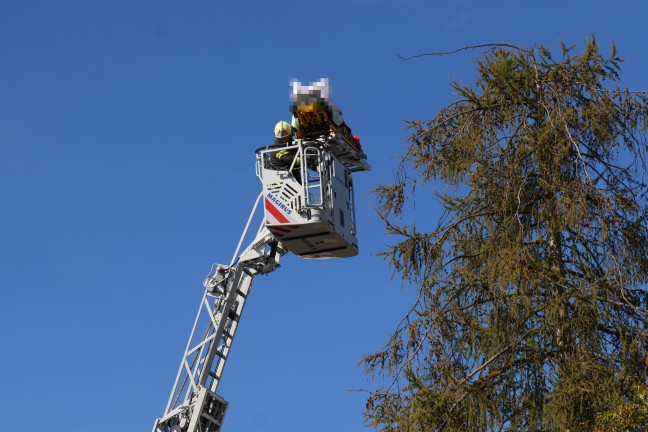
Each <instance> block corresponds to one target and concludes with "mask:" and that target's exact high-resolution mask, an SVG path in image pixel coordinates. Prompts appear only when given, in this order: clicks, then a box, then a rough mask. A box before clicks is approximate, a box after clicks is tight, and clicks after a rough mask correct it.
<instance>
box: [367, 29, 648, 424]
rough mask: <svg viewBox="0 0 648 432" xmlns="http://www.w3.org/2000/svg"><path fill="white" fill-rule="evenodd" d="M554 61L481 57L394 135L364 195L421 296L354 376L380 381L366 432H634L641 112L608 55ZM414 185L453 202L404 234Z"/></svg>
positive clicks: (647, 228) (641, 396)
mask: <svg viewBox="0 0 648 432" xmlns="http://www.w3.org/2000/svg"><path fill="white" fill-rule="evenodd" d="M561 48H562V59H561V60H556V59H554V57H552V55H551V52H550V50H549V49H548V48H546V47H542V46H540V47H536V48H533V49H522V48H520V49H517V50H516V49H511V48H510V47H502V46H497V45H496V46H492V47H491V49H490V50H489V51H487V52H486V53H485V54H484V56H483V57H482V58H481V59H480V60H478V61H477V71H478V78H477V80H476V82H475V83H474V85H472V86H465V85H462V84H460V83H454V84H453V87H454V89H455V92H456V93H457V95H458V100H456V101H455V102H453V103H451V104H449V105H447V106H445V107H444V108H442V109H441V110H440V111H439V113H438V114H437V116H436V117H435V118H434V119H432V120H429V121H412V122H410V123H409V127H410V128H411V131H412V132H411V136H410V145H409V146H408V148H407V152H406V154H405V155H404V156H403V158H402V164H401V168H400V170H399V172H398V174H397V178H396V181H395V182H394V183H393V184H389V185H382V186H380V187H378V188H377V189H376V191H375V193H376V196H377V197H378V199H379V203H380V205H379V208H378V211H379V214H380V215H381V217H382V218H383V220H384V221H385V224H386V227H387V230H388V232H389V233H391V234H393V235H394V236H395V238H396V239H397V243H396V244H395V245H394V246H393V247H390V248H389V250H388V251H386V252H385V253H384V256H385V258H386V259H387V260H388V261H389V263H390V265H391V266H392V267H393V269H394V271H395V273H396V274H397V275H399V276H401V277H402V278H403V279H404V280H406V281H408V282H409V283H410V284H411V285H412V286H413V287H414V288H415V289H416V290H417V291H418V293H419V297H418V300H417V301H416V303H415V304H414V305H413V307H412V310H411V311H410V313H408V314H407V316H406V317H405V318H404V319H403V321H402V322H401V324H400V325H399V326H398V327H397V329H396V330H395V332H394V333H393V334H392V336H391V338H390V340H389V342H388V344H387V345H386V347H385V348H384V350H382V351H380V352H377V353H374V354H371V355H368V356H367V357H366V358H365V359H364V360H363V363H364V366H365V371H366V372H367V373H368V374H370V375H371V376H374V377H375V376H383V377H384V378H387V380H386V383H387V384H386V385H385V386H383V387H380V388H378V389H376V390H375V391H373V392H372V393H371V395H370V397H369V399H368V402H367V411H366V413H365V415H366V419H367V421H368V422H369V423H370V424H372V425H373V426H374V427H375V428H376V429H378V430H383V431H394V432H396V431H398V432H406V431H407V432H410V431H412V432H413V431H436V430H443V431H484V430H529V431H546V430H555V431H565V430H573V431H575V430H624V431H625V430H627V431H634V430H642V429H641V428H642V427H644V426H646V424H647V423H646V422H647V419H648V413H647V409H648V405H647V403H646V390H645V384H646V382H647V378H648V360H647V359H648V356H647V354H648V353H647V351H648V334H647V331H648V326H647V319H648V311H647V310H646V307H647V304H648V293H647V291H646V282H647V280H648V206H647V200H646V197H647V194H648V187H647V186H646V184H645V183H644V181H645V177H646V166H645V157H646V135H645V132H646V128H647V125H648V104H647V102H648V98H647V97H646V94H645V93H643V92H631V91H629V90H627V89H623V88H621V87H620V86H619V72H620V64H621V63H622V60H621V59H620V58H619V57H618V56H617V54H616V49H615V48H614V46H613V47H612V53H611V55H610V56H608V57H605V56H603V55H602V54H601V53H600V52H599V46H598V45H597V43H596V41H595V40H589V41H587V42H586V46H585V49H584V51H583V52H582V53H581V54H580V55H574V54H572V51H573V48H574V47H567V46H565V45H562V46H561ZM428 183H431V184H433V185H444V189H443V190H446V191H447V190H451V191H452V192H451V193H450V192H447V193H440V194H439V199H440V204H441V205H442V206H443V208H444V210H445V213H444V216H443V218H442V219H441V220H440V221H439V225H438V227H437V228H436V229H433V230H432V231H430V232H419V231H418V230H417V229H416V227H415V226H411V227H410V226H407V225H404V224H403V222H402V220H403V218H406V217H407V216H408V214H409V212H410V208H411V207H410V204H412V202H413V200H415V199H416V196H417V195H419V196H420V194H421V193H423V192H421V191H425V190H426V188H422V187H420V186H422V185H425V184H428ZM418 210H419V211H420V207H418ZM638 389H639V390H638ZM620 419H623V421H627V425H625V424H626V423H623V424H621V423H619V424H621V425H622V426H620V429H611V428H612V426H613V425H614V424H615V423H616V422H617V421H621V420H620ZM624 425H625V426H624ZM615 427H616V426H615Z"/></svg>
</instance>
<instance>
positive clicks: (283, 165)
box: [268, 120, 301, 183]
mask: <svg viewBox="0 0 648 432" xmlns="http://www.w3.org/2000/svg"><path fill="white" fill-rule="evenodd" d="M274 134H275V141H274V144H273V145H272V147H289V146H291V145H292V139H293V128H292V126H290V124H289V123H288V122H286V121H283V120H282V121H280V122H278V123H277V124H276V125H275V128H274ZM296 154H297V149H296V148H293V149H282V150H279V151H278V152H276V153H274V154H272V157H271V158H270V160H269V161H268V162H269V166H270V167H271V168H272V169H275V170H282V171H287V170H289V169H290V166H291V165H292V163H293V159H294V158H295V155H296ZM292 174H293V176H294V177H295V179H296V180H297V181H298V182H299V183H301V170H300V168H299V159H297V161H296V162H295V166H294V167H293V170H292Z"/></svg>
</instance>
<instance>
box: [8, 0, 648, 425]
mask: <svg viewBox="0 0 648 432" xmlns="http://www.w3.org/2000/svg"><path fill="white" fill-rule="evenodd" d="M646 16H648V6H647V5H646V3H645V2H644V1H624V2H612V1H580V2H568V1H553V0H550V1H543V2H540V1H522V0H517V1H488V2H486V1H477V0H471V1H469V0H464V1H462V0H448V1H445V2H440V1H431V0H430V1H423V0H346V1H335V0H333V1H329V2H310V1H300V2H294V1H281V0H279V1H238V2H225V1H217V0H211V1H203V0H197V1H193V2H179V1H169V0H156V1H152V0H128V1H124V0H110V1H94V0H77V1H70V0H58V1H45V0H22V1H4V2H1V3H0V199H1V201H0V284H1V288H2V297H1V300H0V341H1V343H2V347H1V355H0V371H1V372H0V373H1V374H2V375H1V376H2V380H1V381H0V418H2V424H1V425H0V427H1V428H2V430H6V431H23V430H24V431H31V430H34V431H35V430H47V431H51V432H58V431H65V432H76V431H79V432H81V431H83V432H86V431H93V432H104V431H105V432H108V431H115V430H119V431H133V432H135V431H142V430H143V431H149V430H150V429H151V427H152V424H153V420H154V418H156V417H158V416H160V415H161V414H162V412H163V409H164V406H165V403H166V400H167V398H168V393H169V392H170V390H171V385H172V383H173V379H174V377H175V373H176V370H177V367H178V364H179V361H180V357H181V354H182V350H183V349H184V346H185V344H186V339H187V337H188V334H189V330H190V327H191V324H192V321H193V318H194V315H195V312H196V309H197V306H198V301H199V299H200V296H201V292H202V286H201V281H202V279H203V277H204V276H205V274H206V273H207V271H208V270H209V267H210V265H211V263H212V262H229V260H230V258H231V255H232V253H233V251H234V248H235V246H236V243H237V241H238V237H239V235H240V233H241V231H242V229H243V226H244V224H245V220H246V218H247V216H248V213H249V211H250V209H251V206H252V204H253V201H254V199H255V198H256V196H257V194H258V193H259V191H260V184H259V182H258V180H257V179H256V177H255V174H254V153H253V150H254V149H255V148H257V147H259V146H262V145H265V144H267V143H269V142H271V141H272V139H273V135H272V130H273V125H274V124H275V122H276V121H278V120H280V119H288V116H289V115H288V104H289V99H288V94H289V93H288V92H289V86H288V80H289V79H290V78H293V77H295V78H300V79H302V80H304V81H313V80H316V79H318V78H320V77H328V78H330V82H331V85H332V88H333V100H334V101H335V102H336V103H337V104H339V105H340V106H342V107H343V109H344V111H345V118H346V119H347V121H348V123H349V124H350V125H351V127H352V128H353V130H354V132H356V133H357V134H359V135H360V137H361V139H362V143H363V147H364V148H365V150H366V152H367V154H368V155H369V161H370V163H371V164H372V166H373V168H374V169H373V171H372V172H370V173H360V174H358V175H356V179H355V181H356V185H357V188H358V191H357V196H358V197H363V196H365V195H367V194H368V193H369V191H370V190H371V189H373V188H374V187H375V186H376V185H377V184H378V183H379V182H388V181H390V179H392V178H393V173H394V168H395V166H396V162H395V159H394V157H395V156H397V155H399V154H400V153H401V151H402V149H403V147H404V144H405V139H406V137H407V131H406V130H405V129H404V123H403V120H404V119H428V118H431V117H433V116H434V114H435V112H436V111H437V110H438V109H439V108H440V107H441V106H442V105H443V104H445V103H447V102H448V101H450V100H452V92H451V88H450V86H449V82H450V81H451V79H453V78H454V79H458V80H463V81H464V82H469V81H471V79H472V78H473V77H474V63H473V61H472V59H473V57H474V56H476V55H477V53H475V52H472V53H463V54H458V55H454V56H444V57H426V58H422V59H419V60H414V61H409V62H403V61H401V60H399V59H398V58H397V57H396V56H395V53H401V54H404V55H407V54H417V53H421V52H426V51H435V50H451V49H454V48H458V47H461V46H464V45H473V44H480V43H486V42H507V43H512V44H523V45H531V44H534V43H542V44H545V45H548V46H550V47H553V48H555V49H558V47H559V42H558V41H559V40H561V39H562V40H564V41H565V42H566V43H568V44H570V43H578V44H579V46H580V47H582V41H583V40H584V38H585V37H587V36H589V35H590V34H592V33H593V34H595V35H596V37H597V39H598V40H599V42H600V43H601V45H602V47H603V49H604V50H605V51H608V50H609V43H610V42H611V41H614V42H616V44H617V46H618V48H619V50H620V53H621V56H622V57H624V58H625V59H626V61H627V63H626V65H625V66H624V69H623V70H624V73H623V79H624V80H625V82H626V83H627V84H628V85H630V86H631V87H633V88H642V89H646V88H648V83H646V80H645V76H646V69H648V59H647V58H646V47H647V46H648V33H646V31H645V18H646ZM357 207H358V212H357V213H358V214H357V220H358V230H359V241H360V255H359V256H358V257H355V258H352V259H346V260H337V261H326V262H307V261H302V260H300V259H298V258H296V257H294V256H286V257H285V259H284V261H283V265H282V268H281V269H279V270H278V271H277V272H275V273H273V274H272V275H270V276H268V277H259V278H257V279H256V280H255V283H254V287H253V295H252V296H251V298H250V301H249V302H248V304H247V306H246V310H245V313H244V316H243V319H242V322H241V327H240V330H239V332H238V334H237V339H236V342H235V343H234V347H233V349H232V353H231V356H230V359H229V362H228V365H227V368H226V369H225V374H224V379H223V383H222V386H221V387H220V391H219V393H220V394H221V395H222V396H223V397H224V398H225V399H227V400H228V401H229V402H230V409H229V412H228V415H227V418H226V422H225V427H224V431H225V432H247V431H250V432H256V431H278V430H281V431H285V432H290V431H295V432H297V431H312V432H317V431H322V432H324V431H331V430H334V431H340V432H346V431H361V430H366V429H364V426H363V424H362V415H361V414H362V411H363V410H364V404H365V396H364V395H363V394H361V393H356V392H350V391H349V389H354V388H360V387H369V388H371V386H372V385H373V384H371V383H367V382H366V381H364V379H363V377H362V376H361V370H360V369H359V368H357V367H356V364H357V363H358V361H359V360H360V358H361V357H362V355H363V354H366V353H369V352H372V351H375V350H377V349H378V348H380V347H381V346H382V345H383V343H384V342H386V340H387V337H388V332H389V329H391V328H393V326H394V325H395V323H396V322H397V321H398V320H399V319H400V318H401V317H402V315H403V313H404V312H405V310H406V308H407V305H408V300H409V298H408V297H411V292H401V290H400V288H401V284H400V281H399V280H390V271H389V270H388V269H387V268H386V267H385V264H384V263H383V261H382V259H381V258H379V257H376V256H374V255H373V254H375V253H377V252H379V251H381V250H384V248H385V244H386V243H390V242H393V239H389V238H387V237H386V236H385V234H384V229H383V227H382V226H381V223H380V221H379V220H378V218H377V217H376V215H375V213H374V211H373V210H372V198H371V196H368V197H367V198H364V199H358V202H357ZM437 216H438V211H437V210H436V209H435V208H434V207H433V206H430V207H424V208H421V207H419V208H417V215H416V218H417V219H418V220H419V221H420V222H427V221H433V220H434V218H436V217H437Z"/></svg>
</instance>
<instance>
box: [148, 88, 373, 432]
mask: <svg viewBox="0 0 648 432" xmlns="http://www.w3.org/2000/svg"><path fill="white" fill-rule="evenodd" d="M291 108H292V112H293V116H294V117H293V123H294V124H296V125H297V138H296V139H295V140H294V141H292V142H291V143H289V144H288V145H286V146H283V147H281V148H277V147H274V146H273V147H265V148H260V149H257V151H256V175H257V177H258V178H259V179H260V181H261V183H262V185H263V191H262V192H261V194H260V195H259V196H258V198H257V200H256V202H255V204H254V206H253V209H252V212H251V213H250V216H249V218H248V220H247V224H246V226H245V229H244V230H243V234H242V236H241V239H240V241H239V243H238V246H237V248H236V251H235V252H234V256H233V258H232V260H231V262H230V263H229V264H227V265H225V264H214V265H213V266H212V268H211V270H210V272H209V274H208V275H207V277H206V278H205V280H204V282H203V285H204V287H205V291H204V293H203V296H202V299H201V301H200V305H199V308H198V313H197V315H196V319H195V321H194V325H193V328H192V330H191V334H190V336H189V341H188V343H187V346H186V348H185V351H184V354H183V357H182V361H181V362H180V367H179V370H178V373H177V375H176V379H175V381H174V384H173V389H172V391H171V395H170V396H169V399H168V402H167V405H166V408H165V411H164V415H163V416H162V417H160V418H158V419H156V421H155V424H154V426H153V432H219V431H220V430H221V427H222V424H223V420H224V418H225V413H226V411H227V406H228V403H227V401H225V399H223V398H222V397H220V396H218V395H217V393H216V391H217V389H218V386H219V384H220V382H221V378H222V375H223V369H224V367H225V364H226V362H227V358H228V356H229V352H230V349H231V348H232V342H233V341H234V337H235V335H236V331H237V329H238V325H239V322H240V319H241V315H242V313H243V308H244V306H245V302H246V300H247V299H248V296H249V295H250V290H251V286H252V280H253V279H254V277H255V276H257V275H262V274H268V273H271V272H273V271H274V270H276V269H277V268H278V267H279V261H280V258H281V257H282V256H283V255H285V254H286V253H288V252H292V253H294V254H295V255H297V256H299V257H301V258H304V259H324V258H346V257H351V256H354V255H357V254H358V242H357V238H356V221H355V207H354V193H353V191H354V189H353V180H352V177H351V174H352V173H353V172H357V171H368V170H370V166H369V164H368V163H367V161H366V155H365V154H364V152H363V151H362V149H361V147H360V143H359V139H358V138H357V137H354V136H353V135H352V134H351V131H350V129H349V128H348V126H347V125H346V124H345V123H344V121H343V119H342V118H341V112H340V111H339V109H337V108H336V107H335V106H333V105H332V104H330V102H329V95H328V82H327V81H326V80H325V79H324V80H321V81H320V82H318V83H315V84H312V85H310V86H302V85H301V84H299V83H293V105H292V107H291ZM281 150H283V151H289V152H291V154H292V155H293V158H292V164H291V165H290V167H286V168H287V169H279V170H278V169H276V167H273V166H272V164H271V163H270V162H271V160H272V158H274V157H276V154H277V152H279V151H281ZM259 204H262V207H263V221H262V223H261V225H260V227H259V228H258V230H257V231H256V234H255V236H254V239H253V240H252V241H251V242H250V244H249V245H248V246H247V247H246V248H245V249H243V250H242V251H241V246H242V244H243V242H244V241H245V239H246V238H247V237H248V236H247V234H248V231H249V228H250V225H251V223H252V221H253V220H254V216H255V214H256V213H257V209H258V207H259Z"/></svg>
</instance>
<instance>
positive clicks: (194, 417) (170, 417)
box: [153, 194, 287, 432]
mask: <svg viewBox="0 0 648 432" xmlns="http://www.w3.org/2000/svg"><path fill="white" fill-rule="evenodd" d="M262 195H263V194H260V195H259V197H258V198H257V200H256V203H255V204H254V208H253V209H252V212H251V214H250V217H249V218H248V221H247V224H246V226H245V229H244V231H243V235H242V236H241V240H240V241H239V244H238V246H237V248H236V252H234V256H233V258H232V262H231V263H230V265H218V264H214V265H213V266H212V269H211V271H210V273H209V274H208V275H207V277H206V278H205V281H204V282H203V285H204V286H205V293H204V295H203V297H202V300H201V302H200V306H199V308H198V314H197V315H196V320H195V322H194V325H193V328H192V330H191V335H190V336H189V341H188V343H187V348H186V349H185V352H184V355H183V357H182V362H181V363H180V368H179V370H178V374H177V376H176V379H175V383H174V385H173V390H172V391H171V396H170V397H169V401H168V403H167V406H166V409H165V411H164V416H162V417H161V418H159V419H157V420H156V421H155V425H154V426H153V432H218V431H220V430H221V426H222V423H223V420H224V417H225V412H226V410H227V402H226V401H225V400H224V399H223V398H221V397H220V396H218V395H216V390H217V388H218V385H219V384H220V381H221V377H222V374H223V369H224V367H225V363H226V361H227V357H228V355H229V351H230V349H231V347H232V342H233V341H234V336H235V335H236V329H237V328H238V324H239V320H240V318H241V314H242V313H243V307H244V306H245V301H246V300H247V298H248V296H249V294H250V289H251V285H252V279H253V278H254V276H256V275H259V274H267V273H270V272H272V271H274V270H275V269H277V268H278V267H279V258H280V257H281V255H284V254H285V253H286V252H287V250H286V249H285V248H284V247H283V246H282V245H281V243H279V242H278V241H277V240H276V239H275V238H274V236H273V235H272V234H271V233H270V232H269V231H268V230H267V229H266V228H265V226H264V225H263V224H262V225H261V227H260V228H259V230H258V232H257V235H256V237H255V238H254V240H253V241H252V243H251V244H250V245H249V246H248V247H247V248H246V249H245V250H244V251H243V252H242V253H240V254H238V252H239V250H240V248H241V245H242V243H243V241H244V239H245V236H246V234H247V231H248V228H249V226H250V222H251V221H252V218H253V216H254V214H255V211H256V209H257V207H258V204H259V202H260V200H261V196H262ZM199 329H204V331H203V333H202V336H200V334H199V333H197V331H198V330H199Z"/></svg>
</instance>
